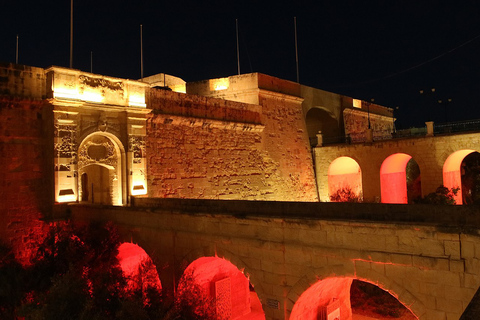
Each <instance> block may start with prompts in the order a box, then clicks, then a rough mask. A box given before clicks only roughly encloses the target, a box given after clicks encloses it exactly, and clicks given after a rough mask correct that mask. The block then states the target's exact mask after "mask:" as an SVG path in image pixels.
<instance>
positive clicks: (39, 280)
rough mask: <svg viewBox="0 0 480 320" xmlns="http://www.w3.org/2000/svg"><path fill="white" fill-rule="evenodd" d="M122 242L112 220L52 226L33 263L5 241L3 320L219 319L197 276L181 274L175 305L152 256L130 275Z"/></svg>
mask: <svg viewBox="0 0 480 320" xmlns="http://www.w3.org/2000/svg"><path fill="white" fill-rule="evenodd" d="M119 245H120V240H119V235H118V233H117V231H116V229H115V228H114V227H113V225H112V224H108V223H107V224H106V225H97V224H90V225H75V224H73V223H63V224H61V225H54V226H52V227H51V228H50V230H49V233H48V235H47V236H46V237H45V240H44V241H43V242H42V243H41V244H39V247H38V251H37V254H36V255H35V257H33V259H32V260H31V266H29V267H23V266H22V265H21V264H20V263H18V262H17V261H16V260H15V258H14V255H13V253H12V251H11V250H10V249H8V247H6V246H2V245H0V319H16V318H18V317H19V316H20V317H23V318H24V319H26V320H44V319H62V320H100V319H101V320H104V319H121V320H122V319H125V320H127V319H139V320H149V319H169V320H182V319H185V320H187V319H188V320H190V319H193V320H206V319H214V318H215V317H214V315H215V312H214V305H213V302H212V300H211V299H209V298H208V297H207V295H205V293H204V292H203V291H202V288H201V287H200V286H199V285H198V284H196V283H195V282H194V279H193V276H192V275H187V276H185V277H183V278H182V281H181V282H180V284H179V288H178V290H177V296H176V297H175V299H174V303H173V304H172V305H169V304H167V303H165V300H170V299H165V297H163V296H162V293H161V292H159V290H158V288H157V287H156V282H155V279H154V278H155V276H156V274H153V272H154V270H155V269H154V265H153V262H152V261H151V260H149V261H144V262H143V263H142V265H141V267H140V269H139V274H138V275H137V276H136V277H135V278H134V279H126V278H125V276H124V274H123V272H122V270H121V268H120V265H119V262H118V259H117V255H118V247H119ZM152 267H153V269H152ZM132 283H133V285H132ZM172 300H173V299H172Z"/></svg>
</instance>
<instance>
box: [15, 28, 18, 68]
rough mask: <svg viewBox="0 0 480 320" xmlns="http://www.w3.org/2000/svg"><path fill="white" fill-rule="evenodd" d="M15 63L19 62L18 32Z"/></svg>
mask: <svg viewBox="0 0 480 320" xmlns="http://www.w3.org/2000/svg"><path fill="white" fill-rule="evenodd" d="M15 63H16V64H18V34H17V50H16V51H15Z"/></svg>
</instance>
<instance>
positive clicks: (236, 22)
mask: <svg viewBox="0 0 480 320" xmlns="http://www.w3.org/2000/svg"><path fill="white" fill-rule="evenodd" d="M235 25H236V29H237V67H238V75H240V48H239V46H238V19H235Z"/></svg>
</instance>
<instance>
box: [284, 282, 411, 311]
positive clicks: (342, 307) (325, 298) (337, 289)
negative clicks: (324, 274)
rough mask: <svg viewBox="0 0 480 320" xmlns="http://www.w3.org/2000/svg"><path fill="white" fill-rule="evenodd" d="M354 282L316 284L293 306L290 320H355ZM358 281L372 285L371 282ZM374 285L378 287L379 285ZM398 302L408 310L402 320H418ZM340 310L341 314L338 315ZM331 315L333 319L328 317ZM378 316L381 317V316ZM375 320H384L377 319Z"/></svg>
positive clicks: (401, 306) (401, 304)
mask: <svg viewBox="0 0 480 320" xmlns="http://www.w3.org/2000/svg"><path fill="white" fill-rule="evenodd" d="M355 280H356V279H355ZM353 281H354V278H328V279H324V280H320V281H318V282H316V283H315V284H313V285H312V286H311V287H310V288H308V289H307V290H305V291H304V292H303V294H302V295H301V296H300V298H298V300H297V302H296V303H295V305H294V306H293V310H292V313H291V315H290V318H289V319H290V320H316V319H335V317H337V318H338V319H352V318H353V319H355V318H356V317H353V312H352V306H351V296H350V294H351V287H352V283H353ZM357 281H360V282H367V283H371V282H370V281H363V280H357ZM372 284H373V283H372ZM373 285H375V286H378V284H373ZM379 288H380V287H379ZM380 289H382V291H383V292H384V293H385V294H389V295H391V296H392V297H394V298H395V299H397V298H396V297H395V295H392V294H391V293H390V292H388V291H385V290H384V289H383V288H380ZM397 300H398V299H397ZM356 302H358V301H356ZM398 302H399V303H398V305H399V306H400V308H401V309H402V310H405V309H403V308H404V307H405V308H406V310H405V313H403V315H404V317H402V319H418V318H417V317H416V316H415V314H414V313H413V312H412V310H411V309H410V308H409V307H408V306H405V305H404V304H403V303H402V302H401V301H399V300H398ZM338 309H339V313H340V314H338ZM357 310H358V306H357ZM399 311H400V310H399ZM329 315H330V316H333V317H332V318H331V317H328V316H329ZM378 316H379V317H380V315H378ZM388 318H390V317H388ZM369 319H370V318H369ZM371 319H373V318H371ZM375 319H384V318H383V317H380V318H376V317H375Z"/></svg>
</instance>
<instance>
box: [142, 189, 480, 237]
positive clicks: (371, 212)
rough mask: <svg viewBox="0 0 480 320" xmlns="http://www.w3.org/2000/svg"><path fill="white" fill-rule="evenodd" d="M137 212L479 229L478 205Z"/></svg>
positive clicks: (239, 206)
mask: <svg viewBox="0 0 480 320" xmlns="http://www.w3.org/2000/svg"><path fill="white" fill-rule="evenodd" d="M132 207H135V209H140V210H141V209H147V210H159V211H173V212H180V213H187V214H196V213H198V214H225V215H233V216H236V217H239V218H247V217H268V218H283V219H309V220H339V221H349V222H355V221H367V222H381V223H392V224H398V223H401V224H420V225H431V226H436V227H445V228H446V229H450V228H454V229H458V228H461V229H462V230H463V231H464V232H468V231H469V230H470V232H474V233H475V234H477V233H478V232H477V231H476V230H478V229H480V208H479V207H477V206H455V205H430V204H415V205H408V204H383V203H333V202H283V201H251V200H207V199H173V198H140V197H133V198H132Z"/></svg>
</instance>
